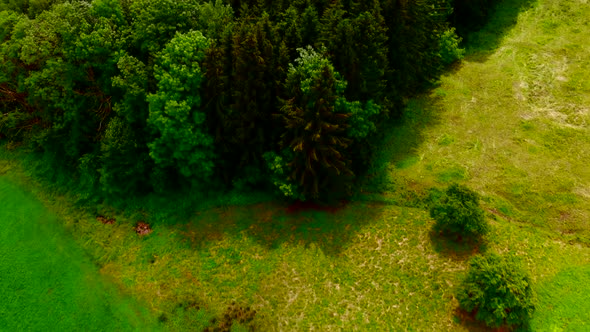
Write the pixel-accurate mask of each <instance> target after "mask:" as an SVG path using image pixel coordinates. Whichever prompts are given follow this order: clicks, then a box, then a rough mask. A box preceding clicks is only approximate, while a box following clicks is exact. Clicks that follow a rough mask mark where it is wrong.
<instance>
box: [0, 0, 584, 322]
mask: <svg viewBox="0 0 590 332" xmlns="http://www.w3.org/2000/svg"><path fill="white" fill-rule="evenodd" d="M500 8H501V9H500V10H499V11H498V12H497V13H496V14H495V15H494V17H492V20H491V22H490V23H489V24H488V25H487V26H486V27H485V28H484V29H483V30H482V31H480V32H478V33H474V34H472V35H471V36H469V39H468V41H469V44H468V45H469V49H468V55H467V56H466V58H465V59H464V61H463V62H462V63H461V64H458V65H456V66H454V67H453V68H452V69H451V70H450V71H448V72H447V73H446V74H445V75H443V76H442V77H441V79H440V82H439V83H438V84H437V86H436V87H435V88H434V89H432V90H431V91H429V92H428V93H426V94H424V95H421V96H417V97H416V98H414V99H412V100H409V101H408V109H407V111H406V113H405V116H404V118H403V119H402V121H401V123H399V124H397V125H395V126H394V127H392V129H391V132H390V134H389V135H388V136H387V137H385V138H384V140H383V144H382V145H383V146H382V149H381V150H380V152H379V156H378V158H377V160H376V162H375V163H374V165H373V168H372V170H371V172H370V174H369V175H368V176H367V179H366V181H365V183H364V184H363V186H362V188H361V190H360V192H359V194H358V195H357V197H355V199H354V200H353V201H352V202H351V203H350V204H348V205H347V206H346V207H343V208H340V209H336V210H333V211H299V212H297V213H291V212H289V210H288V209H287V205H286V204H282V203H277V202H270V201H268V200H265V199H264V197H257V196H256V197H243V196H240V195H233V196H232V195H228V196H227V197H218V198H209V199H208V200H204V199H202V198H200V197H174V198H171V199H168V200H162V199H159V198H157V197H146V198H142V199H139V198H138V199H136V200H133V199H129V202H130V203H129V205H128V206H127V208H126V209H125V210H118V209H115V208H112V207H109V205H107V204H105V205H98V206H93V207H92V208H88V207H87V206H83V205H82V204H78V203H77V202H80V201H84V200H85V199H86V198H85V197H83V196H84V195H83V194H76V193H70V194H67V195H66V194H56V193H55V192H54V191H53V190H49V189H47V187H46V186H43V185H40V184H38V183H37V182H34V181H32V180H31V179H30V177H29V176H28V175H26V174H27V173H28V171H24V170H23V169H27V168H26V167H24V168H22V167H21V166H19V165H20V162H19V161H17V160H14V159H12V160H10V158H9V154H8V153H7V152H6V151H3V152H2V154H1V155H0V159H1V160H3V161H2V162H0V174H4V175H3V176H2V177H1V178H0V195H1V197H2V198H1V199H2V202H3V207H2V210H1V211H0V223H2V225H3V229H4V232H3V233H2V235H0V236H2V237H3V238H2V241H1V242H0V246H1V247H0V248H2V250H1V251H0V252H2V253H4V252H9V253H10V255H4V256H2V257H1V258H0V259H2V261H1V263H2V264H1V265H0V269H2V270H1V271H2V273H1V274H0V275H1V276H2V279H0V287H1V288H0V292H1V293H0V296H2V297H3V298H7V297H8V299H9V302H7V303H9V306H6V307H5V308H3V309H2V310H4V311H0V312H1V313H2V315H1V316H0V324H30V325H26V326H31V327H38V329H41V328H42V327H44V326H46V325H43V324H49V323H51V324H54V323H53V322H54V321H55V320H56V319H57V317H72V316H67V315H66V314H67V313H69V314H70V315H74V313H75V314H79V316H75V317H79V318H80V319H74V318H71V320H66V322H65V323H64V324H70V325H65V328H66V329H69V327H73V328H74V329H77V328H79V327H84V328H85V327H88V326H90V327H91V328H94V327H96V328H98V327H100V329H103V330H105V329H107V330H108V329H116V330H133V329H141V326H142V324H147V326H146V327H145V329H157V330H167V331H181V330H195V331H202V330H204V329H205V328H207V327H209V328H213V327H228V328H229V327H230V326H231V330H232V331H247V330H250V329H255V330H260V331H309V330H316V331H341V330H345V331H406V330H407V331H480V330H481V331H487V330H486V329H485V328H482V327H481V326H479V325H477V324H475V323H474V322H472V321H470V320H469V319H468V318H466V317H464V316H463V315H462V314H461V313H460V312H458V311H457V305H458V303H457V301H456V299H455V297H454V293H455V290H456V287H457V285H458V284H459V283H460V281H461V280H462V278H463V277H464V275H465V274H466V269H467V261H468V259H469V257H471V256H472V255H473V254H475V253H477V252H484V251H491V252H497V253H508V252H510V253H514V254H516V255H517V256H518V257H519V258H520V259H521V261H522V262H523V264H524V266H525V267H526V268H527V270H528V271H529V272H530V274H531V277H532V280H533V281H534V288H535V290H536V291H537V294H538V307H537V311H536V312H535V315H534V317H533V320H532V321H531V322H530V329H531V330H533V331H588V330H590V317H589V314H588V313H590V301H588V294H590V167H589V166H588V161H589V160H590V109H589V107H590V80H588V77H590V43H589V42H588V41H589V40H590V27H589V26H588V22H590V2H588V1H586V0H538V1H524V0H513V1H510V0H506V1H504V4H503V5H501V7H500ZM451 182H460V183H463V184H465V185H467V186H469V187H470V188H472V189H474V190H475V191H477V192H478V193H480V194H481V195H482V197H483V200H482V205H483V207H484V209H485V211H486V214H487V218H488V219H489V221H490V222H491V224H492V232H491V234H489V235H488V236H487V237H486V240H485V242H483V243H480V244H478V245H477V246H469V245H455V244H452V243H449V242H448V241H447V240H446V239H444V238H440V237H439V236H438V235H436V234H433V233H432V232H431V227H432V225H433V220H432V219H431V218H430V217H429V215H428V212H427V209H426V206H427V204H428V201H429V197H431V196H432V195H435V194H436V192H437V191H440V190H442V189H444V188H445V187H446V186H447V185H448V184H449V183H451ZM22 188H26V189H22ZM25 192H30V193H31V194H26V193H25ZM33 197H35V198H33ZM36 199H38V200H40V201H41V202H43V204H44V207H43V206H41V203H39V202H37V201H35V200H36ZM257 201H258V202H257ZM23 202H28V203H23ZM237 203H239V204H237ZM26 204H28V205H26ZM44 209H47V210H49V211H50V212H46V211H45V210H44ZM99 214H100V215H105V216H109V217H114V218H116V220H117V221H116V223H115V224H113V225H104V224H101V223H100V222H98V221H97V220H96V216H97V215H99ZM47 215H50V216H54V215H55V218H54V217H46V216H47ZM45 219H51V220H53V221H51V225H55V223H56V222H55V220H58V221H59V222H61V224H62V225H63V228H65V233H62V231H61V230H58V229H57V228H56V226H46V227H52V228H51V231H48V230H42V231H40V232H39V230H38V228H39V227H45V226H42V225H45V222H44V220H45ZM54 219H55V220H54ZM138 220H146V221H147V222H149V223H150V224H151V225H152V227H153V229H154V232H153V233H152V234H150V235H149V236H147V237H143V238H140V237H138V236H137V235H136V234H135V232H134V231H133V225H134V224H135V222H137V221H138ZM11 234H12V235H11ZM51 234H53V235H51ZM9 235H10V236H9ZM62 237H67V239H68V240H67V241H66V240H63V239H62ZM45 238H46V239H48V240H49V241H48V242H46V241H43V239H45ZM26 241H29V242H26ZM68 241H76V244H75V245H74V244H67V246H66V245H63V246H62V244H61V243H66V242H67V243H69V242H68ZM26 243H30V245H27V244H26ZM77 248H82V249H83V250H84V252H86V253H87V256H84V255H82V254H78V253H79V252H80V251H79V249H77ZM46 256H47V257H46ZM7 258H8V259H7ZM90 261H92V263H93V264H94V265H93V264H90V263H89V262H90ZM79 262H84V263H79ZM56 269H57V270H56ZM95 269H97V270H98V272H99V274H100V276H97V273H96V271H95ZM61 271H64V272H61ZM6 273H8V274H6ZM5 275H8V276H11V279H10V280H9V279H8V278H4V276H5ZM17 276H18V278H17ZM42 277H46V278H47V280H45V279H44V278H42ZM88 278H90V279H88ZM99 279H100V280H102V279H108V280H109V282H112V283H114V284H115V285H116V286H117V288H118V289H119V290H120V291H114V290H111V289H110V288H102V287H103V286H100V287H99V286H95V284H100V285H102V281H101V282H99V281H96V282H95V281H94V280H99ZM50 280H55V282H58V285H59V287H57V288H55V289H54V290H52V291H50V289H48V287H49V286H47V283H45V282H46V281H47V282H49V281H50ZM58 280H59V281H58ZM88 280H91V281H90V282H88ZM19 287H20V288H19ZM104 287H106V286H104ZM16 289H23V290H22V291H20V293H19V292H14V290H16ZM121 291H122V292H123V293H124V294H125V296H127V295H131V296H132V297H133V298H135V299H136V301H137V302H138V303H140V304H141V306H144V307H146V308H148V310H149V314H147V313H144V312H142V311H141V310H140V309H137V308H140V307H139V306H138V305H136V304H135V302H130V301H127V300H124V299H123V298H122V297H121V296H123V295H121V294H120V293H121ZM88 299H91V300H88ZM80 301H83V303H84V304H85V306H82V307H79V306H77V303H80ZM56 303H57V304H58V305H56ZM121 303H122V304H121ZM48 304H51V305H48ZM90 310H96V314H90V312H91V311H90ZM138 310H139V311H138ZM60 315H61V316H60ZM109 317H110V318H109ZM16 320H18V322H16V323H15V321H16ZM90 322H92V323H90ZM76 324H83V325H76ZM102 324H104V325H102ZM8 326H10V327H15V328H18V327H20V326H21V325H8ZM22 326H25V325H22ZM50 326H53V325H50ZM0 329H2V326H0Z"/></svg>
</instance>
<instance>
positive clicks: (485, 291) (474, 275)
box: [457, 254, 536, 327]
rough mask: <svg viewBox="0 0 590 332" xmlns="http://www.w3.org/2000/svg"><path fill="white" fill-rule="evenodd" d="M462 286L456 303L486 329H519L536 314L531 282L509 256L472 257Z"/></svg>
mask: <svg viewBox="0 0 590 332" xmlns="http://www.w3.org/2000/svg"><path fill="white" fill-rule="evenodd" d="M469 265H470V269H469V272H468V273H467V277H466V278H465V280H464V281H463V283H462V284H461V286H460V288H459V291H458V293H457V299H458V300H459V305H460V306H461V308H462V309H464V310H466V311H467V312H475V318H476V319H477V320H479V321H482V322H484V323H485V324H486V325H487V326H489V327H500V326H503V325H507V326H519V325H523V324H525V323H527V322H528V321H529V319H530V318H531V317H532V316H533V313H534V311H535V303H536V295H535V292H534V291H533V288H532V285H531V280H530V277H529V275H528V273H526V272H525V271H524V270H523V268H522V267H521V266H520V264H519V263H518V262H517V261H516V260H515V259H514V257H512V256H508V257H502V256H499V255H497V254H487V255H485V256H481V255H478V256H475V257H473V258H472V259H471V261H470V262H469Z"/></svg>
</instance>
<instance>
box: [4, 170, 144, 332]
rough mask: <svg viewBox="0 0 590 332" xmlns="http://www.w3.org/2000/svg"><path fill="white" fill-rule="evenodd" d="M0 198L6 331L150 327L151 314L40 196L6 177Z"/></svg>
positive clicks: (99, 329) (98, 329) (110, 329)
mask: <svg viewBox="0 0 590 332" xmlns="http://www.w3.org/2000/svg"><path fill="white" fill-rule="evenodd" d="M0 202H1V208H0V228H1V229H2V232H0V298H1V299H2V300H1V303H2V305H0V330H1V331H105V330H108V331H115V330H132V329H141V330H146V329H147V328H148V327H149V324H147V323H148V322H147V319H149V313H148V312H147V311H146V310H143V309H141V308H140V306H138V305H137V304H136V303H135V302H134V301H131V300H129V299H127V298H125V297H123V296H121V295H119V294H118V291H117V290H116V288H115V287H114V286H112V285H109V284H108V283H106V282H104V281H103V277H102V276H101V275H100V274H99V273H98V270H97V269H96V267H95V266H93V265H92V264H91V262H90V259H89V258H88V257H86V256H85V255H84V253H83V251H81V249H80V247H79V246H78V245H77V244H76V243H75V242H74V241H73V240H72V239H71V238H70V236H69V235H68V234H66V233H64V231H63V227H62V226H61V225H59V221H58V220H57V219H56V217H55V216H54V215H53V214H52V213H50V212H48V211H47V210H46V209H45V208H44V207H43V205H42V203H41V202H39V201H38V200H37V199H36V198H35V197H34V196H32V195H31V194H28V193H26V192H24V191H23V190H22V189H21V188H20V187H19V186H17V185H15V184H13V183H12V182H10V181H8V180H7V179H6V178H5V177H3V176H0ZM153 321H154V322H155V319H153Z"/></svg>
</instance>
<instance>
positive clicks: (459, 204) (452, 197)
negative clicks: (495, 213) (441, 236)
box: [430, 183, 490, 241]
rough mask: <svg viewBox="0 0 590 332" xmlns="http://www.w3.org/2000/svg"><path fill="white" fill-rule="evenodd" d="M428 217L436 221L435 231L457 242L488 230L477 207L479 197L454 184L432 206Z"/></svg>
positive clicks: (483, 233) (487, 225)
mask: <svg viewBox="0 0 590 332" xmlns="http://www.w3.org/2000/svg"><path fill="white" fill-rule="evenodd" d="M430 216H431V217H432V218H433V219H434V220H435V221H436V224H435V225H434V228H435V230H437V231H440V232H443V233H446V234H448V235H451V236H456V237H457V239H458V240H459V241H461V240H462V239H463V238H464V237H467V238H471V237H478V236H482V235H485V234H487V233H488V232H489V229H490V226H489V224H488V222H487V221H486V219H485V216H484V212H483V210H482V209H481V207H480V206H479V195H478V194H477V193H476V192H474V191H472V190H471V189H469V188H467V187H465V186H462V185H459V184H456V183H455V184H452V185H450V186H449V187H448V188H447V190H446V191H445V193H444V194H443V196H442V197H440V198H439V199H438V200H437V201H436V202H435V203H434V204H433V205H432V207H431V208H430Z"/></svg>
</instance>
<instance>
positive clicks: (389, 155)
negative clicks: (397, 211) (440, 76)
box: [357, 91, 443, 206]
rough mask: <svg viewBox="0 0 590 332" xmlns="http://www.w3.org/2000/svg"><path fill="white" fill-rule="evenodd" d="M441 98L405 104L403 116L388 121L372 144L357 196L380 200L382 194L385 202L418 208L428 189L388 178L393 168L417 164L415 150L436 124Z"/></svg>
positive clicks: (423, 98)
mask: <svg viewBox="0 0 590 332" xmlns="http://www.w3.org/2000/svg"><path fill="white" fill-rule="evenodd" d="M442 97H443V96H441V95H438V94H437V93H436V92H435V91H432V92H430V93H425V94H424V95H422V96H420V97H417V98H414V99H411V100H409V101H408V103H407V106H406V108H405V110H404V113H403V115H402V116H401V118H399V119H395V120H391V123H390V124H388V126H387V129H384V130H383V132H384V134H383V136H382V137H379V139H378V141H377V142H375V144H376V145H377V148H376V149H375V151H376V153H375V156H374V158H373V160H372V163H371V166H370V167H369V170H368V171H367V172H366V173H365V174H363V175H362V176H361V179H360V181H359V182H360V186H359V187H360V188H359V195H358V196H359V197H357V198H360V199H361V200H365V201H381V200H382V198H383V197H380V196H381V195H383V194H387V196H388V197H390V198H391V199H390V200H389V201H388V203H394V204H397V205H402V206H418V205H420V204H419V203H420V201H421V200H422V199H423V198H424V197H426V196H427V195H428V190H429V188H423V187H421V186H420V184H419V183H414V182H407V181H404V179H401V178H397V177H392V176H391V173H392V172H394V171H395V170H396V169H400V170H401V169H405V168H409V167H411V166H413V165H414V164H416V163H418V162H419V161H420V156H419V155H418V152H417V151H418V149H419V148H420V146H421V145H422V144H423V143H424V141H425V140H426V135H425V133H426V129H427V128H429V127H432V126H436V125H437V124H438V123H439V122H440V119H441V118H440V116H439V114H440V113H441V110H442V106H441V105H442V104H441V102H442Z"/></svg>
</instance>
